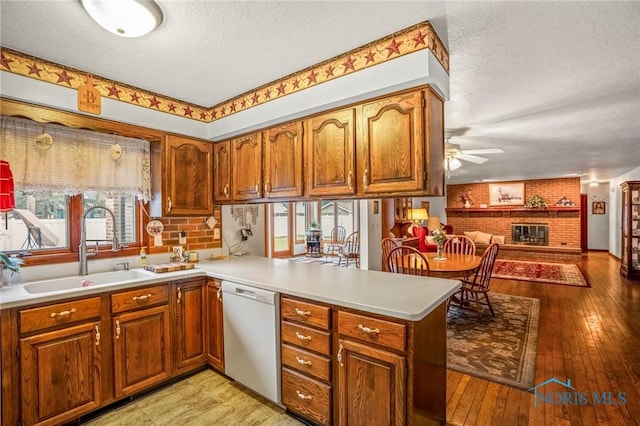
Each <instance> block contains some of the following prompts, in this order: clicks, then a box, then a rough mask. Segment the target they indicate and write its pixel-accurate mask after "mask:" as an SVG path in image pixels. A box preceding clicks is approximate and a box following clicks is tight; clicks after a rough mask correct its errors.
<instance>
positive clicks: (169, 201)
mask: <svg viewBox="0 0 640 426" xmlns="http://www.w3.org/2000/svg"><path fill="white" fill-rule="evenodd" d="M172 209H173V203H172V202H171V197H167V212H169V213H171V210H172Z"/></svg>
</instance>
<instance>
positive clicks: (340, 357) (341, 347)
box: [336, 344, 344, 367]
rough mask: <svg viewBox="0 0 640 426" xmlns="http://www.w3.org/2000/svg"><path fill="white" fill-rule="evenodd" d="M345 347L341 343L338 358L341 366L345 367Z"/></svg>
mask: <svg viewBox="0 0 640 426" xmlns="http://www.w3.org/2000/svg"><path fill="white" fill-rule="evenodd" d="M343 349H344V346H342V344H340V349H339V350H338V356H337V357H336V358H338V362H339V363H340V367H344V364H343V363H342V350H343Z"/></svg>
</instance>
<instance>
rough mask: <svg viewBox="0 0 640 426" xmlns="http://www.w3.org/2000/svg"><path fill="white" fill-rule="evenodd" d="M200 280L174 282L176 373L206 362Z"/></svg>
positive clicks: (204, 300) (197, 366)
mask: <svg viewBox="0 0 640 426" xmlns="http://www.w3.org/2000/svg"><path fill="white" fill-rule="evenodd" d="M204 283H205V279H204V278H192V279H185V280H179V281H176V282H175V283H174V290H173V291H174V297H175V306H176V312H175V322H176V323H175V328H174V330H175V339H174V343H175V345H174V348H175V356H174V360H175V368H176V371H175V372H176V374H182V373H184V372H187V371H190V370H193V369H196V368H199V367H202V366H203V365H205V363H206V359H207V357H206V352H205V351H206V338H205V323H204V321H205V309H206V304H205V302H206V295H205V285H204Z"/></svg>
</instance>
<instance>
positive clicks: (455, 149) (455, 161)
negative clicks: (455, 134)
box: [444, 138, 504, 177]
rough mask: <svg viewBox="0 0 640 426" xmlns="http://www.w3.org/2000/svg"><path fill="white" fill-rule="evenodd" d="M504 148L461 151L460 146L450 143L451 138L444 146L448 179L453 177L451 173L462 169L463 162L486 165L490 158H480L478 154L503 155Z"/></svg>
mask: <svg viewBox="0 0 640 426" xmlns="http://www.w3.org/2000/svg"><path fill="white" fill-rule="evenodd" d="M503 153H504V151H503V150H502V148H485V149H467V150H462V149H460V145H459V144H456V143H450V142H449V138H447V139H446V143H445V145H444V162H445V164H444V166H445V169H446V170H447V177H451V171H452V170H457V169H459V168H460V167H462V162H461V161H460V160H463V161H469V162H471V163H475V164H484V163H486V162H487V161H489V159H488V158H485V157H480V156H478V155H476V154H503Z"/></svg>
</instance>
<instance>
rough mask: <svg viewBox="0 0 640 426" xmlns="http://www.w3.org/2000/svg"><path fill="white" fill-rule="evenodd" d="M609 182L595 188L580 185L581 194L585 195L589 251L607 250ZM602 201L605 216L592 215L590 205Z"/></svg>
mask: <svg viewBox="0 0 640 426" xmlns="http://www.w3.org/2000/svg"><path fill="white" fill-rule="evenodd" d="M609 188H610V185H609V182H601V183H600V185H599V186H596V187H595V188H592V187H590V186H589V185H588V184H583V185H582V190H581V192H582V193H583V194H587V203H588V205H587V248H588V249H589V250H608V249H609V221H610V215H611V205H612V202H611V197H610V194H611V192H610V191H609ZM595 201H604V202H605V203H606V204H605V206H606V207H605V214H592V209H591V207H592V205H593V204H592V203H593V202H595Z"/></svg>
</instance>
